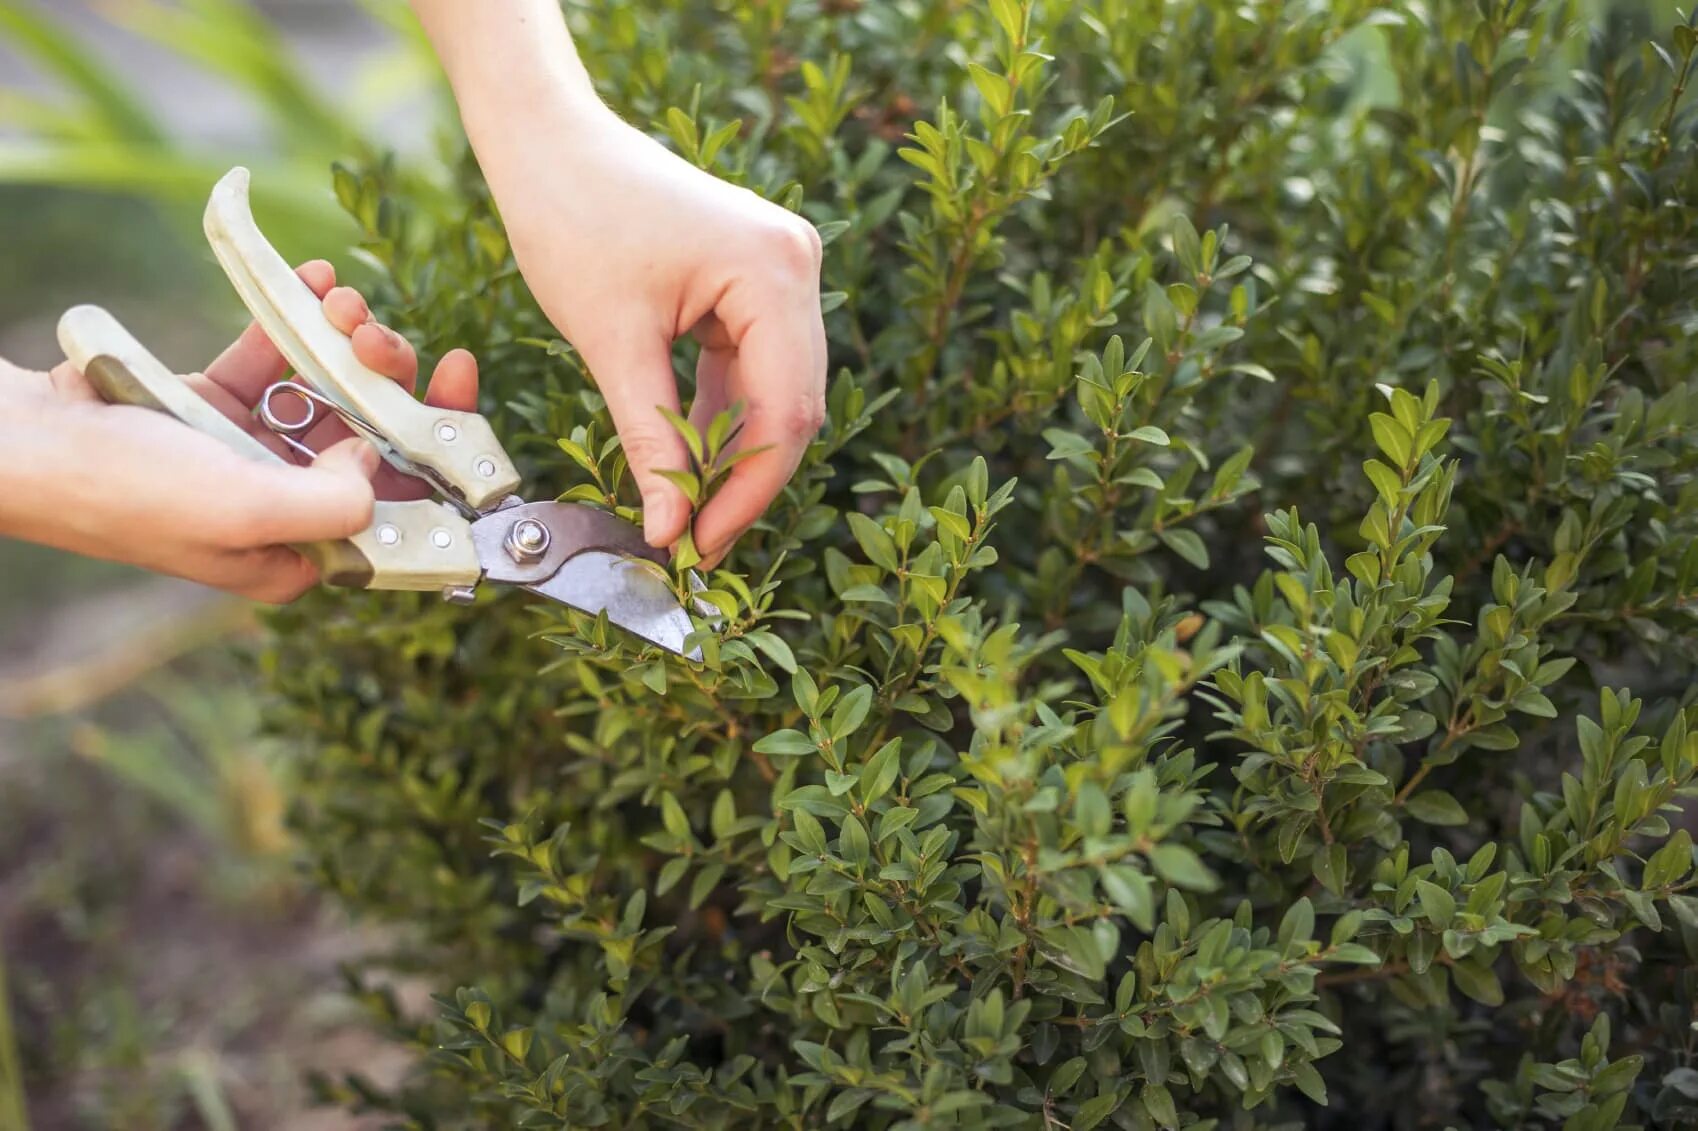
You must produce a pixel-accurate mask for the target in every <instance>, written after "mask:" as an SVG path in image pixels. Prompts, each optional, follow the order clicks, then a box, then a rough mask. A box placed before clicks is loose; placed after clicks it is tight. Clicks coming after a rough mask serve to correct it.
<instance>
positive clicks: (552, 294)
mask: <svg viewBox="0 0 1698 1131" xmlns="http://www.w3.org/2000/svg"><path fill="white" fill-rule="evenodd" d="M506 133H507V134H508V135H510V136H509V137H502V138H482V139H476V138H475V139H474V140H478V141H481V143H482V144H480V147H479V152H480V155H482V157H483V163H484V168H485V171H486V173H487V174H488V176H489V178H490V184H491V187H492V189H493V190H494V192H495V195H496V197H497V199H498V200H499V201H500V202H501V208H502V215H503V218H504V220H505V221H506V224H507V229H508V233H509V236H510V238H511V240H512V245H513V251H514V255H515V257H516V258H517V260H518V263H519V267H520V269H521V271H523V273H524V276H525V280H526V281H527V282H528V283H529V284H530V287H531V291H532V293H533V294H535V296H536V298H537V301H538V302H539V303H540V304H541V306H542V309H543V311H544V313H546V314H547V315H548V316H549V318H550V319H551V320H553V322H554V323H555V325H556V326H558V327H559V329H560V331H561V333H562V334H564V335H565V337H566V338H567V340H568V341H570V342H571V343H572V345H573V346H574V347H575V348H576V349H577V350H578V352H579V353H580V354H582V355H583V358H584V360H585V362H586V363H587V364H588V366H589V369H590V371H591V373H592V374H593V375H594V377H595V380H596V383H597V385H598V387H599V388H600V390H601V392H602V394H603V396H604V397H605V398H606V399H607V404H608V408H609V410H610V411H611V412H612V414H613V421H614V424H615V426H616V427H617V428H618V430H619V436H620V439H621V441H622V442H623V444H624V448H625V453H626V455H627V457H628V459H629V461H630V465H631V469H632V471H633V473H634V474H635V476H636V479H637V484H638V487H639V488H640V489H641V491H642V496H643V517H644V535H645V537H646V538H647V540H648V541H649V543H650V544H651V545H654V546H669V545H671V544H673V543H674V542H676V541H677V540H678V538H679V536H680V535H682V534H683V532H684V530H685V525H686V523H687V522H688V521H689V519H690V513H689V511H690V507H689V502H688V500H687V499H686V497H685V496H684V494H683V492H681V491H680V490H679V489H678V488H677V487H676V486H674V485H673V484H672V483H670V482H668V481H667V480H666V479H665V478H664V477H662V476H661V475H659V474H656V473H657V472H658V471H661V470H663V469H683V468H687V467H688V466H689V464H688V456H687V452H686V449H685V447H684V444H683V442H682V441H681V440H680V439H679V437H678V434H677V432H676V431H675V430H674V429H673V427H672V426H671V424H669V423H668V422H667V421H666V419H665V418H664V417H663V416H662V415H661V413H660V411H659V409H660V408H666V409H669V410H671V411H673V412H677V411H678V406H679V397H678V390H677V387H676V383H675V381H674V377H673V369H672V356H671V355H672V343H673V341H674V339H676V338H679V337H681V336H683V335H684V334H693V335H694V336H695V338H696V340H697V341H698V342H700V343H701V347H702V349H701V356H700V360H699V361H698V363H697V366H696V391H695V397H694V400H693V402H692V404H691V406H690V412H689V419H690V421H691V422H692V423H693V424H694V425H695V426H696V427H697V428H698V429H703V430H705V429H706V427H707V425H708V423H709V422H710V421H712V419H713V417H714V415H715V414H717V413H718V412H720V411H722V410H724V409H726V408H727V407H729V406H731V405H734V404H739V403H740V404H741V405H742V406H743V409H744V415H743V418H742V430H741V432H740V434H739V435H738V438H737V441H736V443H735V444H734V445H733V450H736V449H740V448H765V449H766V450H765V451H763V452H761V453H760V454H757V455H754V456H751V457H749V458H748V459H746V460H744V461H743V462H742V463H740V464H739V465H738V466H736V467H735V468H734V469H733V470H732V472H731V474H730V476H729V478H728V479H727V480H726V483H725V485H724V486H723V487H722V488H721V490H720V491H719V493H718V494H716V495H715V496H714V498H713V499H712V500H711V501H710V502H709V503H708V504H707V505H706V506H705V507H704V508H703V509H702V512H701V513H700V514H699V515H697V516H696V519H695V525H694V533H695V544H696V548H697V549H698V550H699V551H700V552H701V554H702V556H703V560H704V562H705V564H706V565H708V566H712V565H715V564H717V563H718V562H719V560H720V559H722V558H723V557H724V555H725V553H726V552H727V551H728V550H729V549H730V547H731V545H732V543H733V542H734V541H735V540H736V539H737V538H738V537H739V536H741V535H742V533H743V532H744V531H745V530H747V529H748V528H749V527H750V526H751V525H752V524H753V523H754V522H755V521H756V520H757V519H759V518H760V516H761V514H762V513H763V512H764V511H765V510H766V509H767V507H768V505H769V504H771V502H772V501H773V499H774V498H775V497H776V496H777V494H778V493H779V491H781V490H782V489H783V487H784V485H785V483H786V482H787V481H788V480H789V478H790V476H791V475H792V473H794V472H795V470H796V466H797V464H798V463H799V462H800V461H801V458H802V455H803V453H804V452H805V451H806V449H807V446H808V442H809V441H810V440H811V439H812V438H813V437H814V434H815V433H816V432H817V431H818V429H819V426H820V422H821V419H822V418H823V415H824V412H825V378H826V341H825V327H824V323H823V320H822V318H821V312H820V285H819V276H820V240H819V235H818V233H817V232H816V231H815V230H814V227H813V225H811V224H809V223H808V222H807V221H805V220H802V219H800V218H799V217H797V216H795V215H793V214H792V213H790V212H787V211H785V210H784V209H782V208H780V207H778V206H777V205H774V204H771V203H768V202H767V201H764V200H762V199H761V198H760V197H758V196H756V195H755V194H754V193H752V192H749V191H747V190H745V189H741V188H738V187H735V186H733V185H730V184H728V183H726V182H724V181H721V180H719V179H718V178H716V177H713V176H710V175H709V174H707V173H704V172H702V171H701V170H699V169H697V168H695V167H694V166H693V165H690V164H689V163H687V162H685V161H683V160H682V159H680V158H678V157H676V156H674V155H673V154H672V153H671V152H669V151H668V150H666V149H665V148H663V147H662V146H661V145H659V144H658V143H656V142H655V141H653V140H652V139H650V138H649V137H648V136H646V135H645V134H643V133H641V132H639V131H638V130H635V129H633V128H631V127H630V126H628V125H626V124H625V123H624V122H621V121H619V120H618V119H617V118H616V117H615V116H614V115H613V114H612V113H610V112H608V111H606V110H605V109H603V108H601V107H599V105H598V106H596V107H593V108H583V107H579V108H578V109H576V110H575V111H574V112H573V114H572V115H571V116H570V118H569V119H563V120H561V121H559V122H558V123H557V124H556V126H555V128H554V130H553V132H552V134H550V135H542V136H538V135H537V134H536V133H534V132H533V131H532V130H514V129H512V128H510V127H509V128H508V129H507V130H506ZM563 182H564V183H563Z"/></svg>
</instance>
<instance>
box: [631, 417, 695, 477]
mask: <svg viewBox="0 0 1698 1131" xmlns="http://www.w3.org/2000/svg"><path fill="white" fill-rule="evenodd" d="M679 443H680V442H679V439H678V436H677V434H676V433H674V432H673V431H672V429H671V427H670V426H669V425H667V423H666V422H665V421H664V420H662V421H651V420H648V419H643V420H640V421H632V422H630V423H628V424H626V425H625V427H623V428H621V429H620V430H619V444H620V446H621V447H622V448H624V449H625V459H626V461H627V462H628V463H629V464H630V465H631V466H632V468H633V469H635V470H637V471H639V472H642V471H649V470H652V469H655V468H660V467H671V466H673V464H675V463H676V462H677V460H676V458H675V457H676V456H677V454H678V448H679Z"/></svg>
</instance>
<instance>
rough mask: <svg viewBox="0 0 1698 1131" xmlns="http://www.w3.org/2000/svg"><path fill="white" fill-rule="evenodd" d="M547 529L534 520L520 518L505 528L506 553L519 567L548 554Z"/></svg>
mask: <svg viewBox="0 0 1698 1131" xmlns="http://www.w3.org/2000/svg"><path fill="white" fill-rule="evenodd" d="M548 543H549V536H548V527H546V526H544V525H543V524H542V523H540V522H538V521H537V520H536V519H534V518H521V519H520V520H519V521H518V522H515V523H514V524H513V525H512V526H510V527H508V528H507V553H508V556H510V557H511V558H512V559H513V560H514V561H516V562H518V563H519V564H520V565H526V564H528V563H530V562H534V561H536V560H537V559H538V558H540V557H542V556H543V555H544V554H546V553H548Z"/></svg>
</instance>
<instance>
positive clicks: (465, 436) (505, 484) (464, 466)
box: [205, 168, 519, 510]
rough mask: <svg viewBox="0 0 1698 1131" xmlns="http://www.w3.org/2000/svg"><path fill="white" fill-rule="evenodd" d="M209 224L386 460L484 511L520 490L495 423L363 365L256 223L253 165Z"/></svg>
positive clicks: (300, 360) (233, 278)
mask: <svg viewBox="0 0 1698 1131" xmlns="http://www.w3.org/2000/svg"><path fill="white" fill-rule="evenodd" d="M205 226H206V236H207V239H208V240H209V241H210V242H211V244H212V251H213V254H214V255H215V256H217V257H218V262H219V264H220V265H221V266H222V267H223V268H224V273H225V274H226V275H228V276H229V277H230V283H231V285H232V286H234V287H235V288H236V291H237V293H238V294H240V295H241V296H242V301H243V302H244V303H245V304H246V305H247V307H248V309H249V310H250V311H252V312H253V316H254V319H255V320H256V321H258V322H259V324H260V325H261V326H262V327H264V328H265V332H266V334H267V335H269V336H270V338H271V340H272V341H273V342H275V343H276V345H277V348H278V349H279V350H281V351H282V353H283V356H284V357H286V358H288V359H289V364H290V365H292V366H294V367H295V371H296V373H298V374H299V375H300V376H301V377H302V378H303V379H304V380H305V381H306V382H307V383H308V384H309V385H311V386H312V387H313V388H314V389H315V390H316V391H317V392H318V393H319V394H321V395H322V396H324V397H326V398H327V399H329V400H331V401H334V402H335V403H336V404H338V405H340V406H342V407H343V408H344V409H347V410H349V411H350V412H352V413H353V414H355V415H356V416H358V417H360V418H361V419H363V420H365V421H366V422H367V423H369V424H370V425H371V426H372V427H373V428H375V429H376V430H377V431H378V432H380V433H381V434H382V436H383V439H384V440H385V441H387V443H388V446H389V447H390V448H392V449H393V451H392V452H385V456H386V458H390V459H391V462H399V461H397V460H395V458H394V457H395V456H396V455H399V456H400V457H401V459H403V460H405V461H407V462H410V463H412V464H413V465H415V466H416V467H420V468H425V469H428V470H429V471H432V472H434V473H436V475H438V476H440V477H441V479H442V480H443V482H444V483H445V484H446V485H447V486H448V487H450V488H452V489H453V491H454V492H456V493H457V494H459V495H460V496H461V497H463V498H464V499H465V500H466V502H467V503H469V504H471V506H473V507H474V508H476V509H478V510H482V509H484V508H486V507H488V506H489V505H490V504H492V503H495V502H498V501H500V500H501V499H502V498H504V497H506V496H507V495H509V494H511V493H512V492H513V490H514V489H515V488H516V487H517V486H518V485H519V473H518V471H517V470H516V469H515V468H514V467H513V462H512V460H510V459H509V458H508V457H507V452H506V451H505V449H503V448H502V446H501V442H500V441H499V440H497V439H496V437H495V430H494V429H493V428H491V427H490V425H489V421H487V420H485V419H484V418H483V417H482V416H480V415H478V414H477V413H473V412H454V411H452V410H449V409H444V408H432V407H431V406H429V405H425V404H421V403H420V402H419V401H416V400H414V399H413V398H412V397H411V396H410V395H408V393H407V392H406V390H404V389H402V388H401V387H400V386H399V385H397V384H396V383H395V382H393V381H391V380H389V379H388V378H386V377H383V376H381V375H380V374H377V373H373V372H372V371H371V370H370V369H367V368H366V367H365V366H364V365H362V364H361V363H360V361H359V359H358V358H356V357H355V356H354V347H353V344H352V343H351V342H350V341H349V340H348V337H347V335H345V334H343V333H342V332H340V331H339V330H337V329H336V327H334V326H332V325H331V324H330V322H329V320H328V319H326V318H325V316H324V308H323V305H322V304H321V303H320V302H319V299H318V296H317V295H315V294H313V293H312V289H311V288H310V287H308V286H307V285H306V284H305V283H304V282H302V281H301V278H300V276H298V275H296V274H295V272H294V270H293V269H291V268H290V266H289V264H288V263H287V262H285V261H284V259H283V257H282V256H281V255H279V254H278V253H277V250H276V249H275V248H273V247H272V246H271V244H270V243H268V242H267V241H266V238H265V236H264V235H263V234H262V233H261V232H260V230H259V227H258V225H256V224H255V223H254V218H253V210H252V209H251V208H250V207H249V204H248V171H247V170H246V169H243V168H236V169H232V170H231V171H230V172H229V173H227V174H225V176H224V179H223V180H221V181H219V182H218V185H217V187H215V188H214V189H213V190H212V198H211V199H210V200H209V201H208V202H207V206H206V215H205ZM382 446H383V445H382V444H380V445H379V447H380V448H381V447H382ZM402 470H403V471H406V470H408V468H406V467H405V466H402Z"/></svg>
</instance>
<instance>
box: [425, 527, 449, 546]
mask: <svg viewBox="0 0 1698 1131" xmlns="http://www.w3.org/2000/svg"><path fill="white" fill-rule="evenodd" d="M430 541H431V544H432V545H434V546H435V547H436V548H437V549H438V550H446V549H447V548H448V547H450V546H452V545H453V544H454V535H452V534H450V533H448V531H446V530H444V529H442V527H440V526H439V527H437V528H436V529H435V530H432V531H431V532H430Z"/></svg>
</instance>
